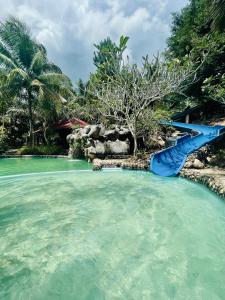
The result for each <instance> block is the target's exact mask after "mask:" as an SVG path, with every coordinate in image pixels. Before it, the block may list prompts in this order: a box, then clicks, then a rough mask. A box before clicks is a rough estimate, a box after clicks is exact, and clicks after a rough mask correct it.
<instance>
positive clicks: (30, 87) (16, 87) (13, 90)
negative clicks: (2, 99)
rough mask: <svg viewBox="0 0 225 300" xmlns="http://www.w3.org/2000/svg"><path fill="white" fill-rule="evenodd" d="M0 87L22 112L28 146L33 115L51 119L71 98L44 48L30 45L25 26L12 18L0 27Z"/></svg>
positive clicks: (69, 86)
mask: <svg viewBox="0 0 225 300" xmlns="http://www.w3.org/2000/svg"><path fill="white" fill-rule="evenodd" d="M0 87H1V91H2V93H4V94H7V95H8V96H9V97H10V99H11V101H12V103H11V104H12V105H13V104H14V105H17V107H18V105H19V108H20V107H21V108H25V110H26V112H27V114H28V117H29V136H30V143H31V144H32V145H34V111H35V110H39V111H43V112H46V113H48V114H49V115H54V113H55V111H56V110H57V108H59V107H60V106H62V105H63V103H65V102H66V100H65V98H67V97H71V96H73V93H72V84H71V81H70V79H69V78H68V77H67V76H65V75H64V74H63V73H62V71H61V70H60V68H59V67H58V66H56V65H55V64H53V63H50V62H49V61H48V58H47V52H46V49H45V48H44V46H43V45H41V44H38V43H37V42H36V41H34V40H33V39H32V38H31V34H30V31H29V29H28V28H27V26H26V24H24V23H23V22H21V21H20V20H19V19H17V18H14V17H10V18H8V19H7V20H6V21H5V22H2V23H0ZM64 97H65V98H64Z"/></svg>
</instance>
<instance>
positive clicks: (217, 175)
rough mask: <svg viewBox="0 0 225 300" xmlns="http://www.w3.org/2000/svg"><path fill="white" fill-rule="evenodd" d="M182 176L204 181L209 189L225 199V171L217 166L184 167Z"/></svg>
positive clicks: (195, 180)
mask: <svg viewBox="0 0 225 300" xmlns="http://www.w3.org/2000/svg"><path fill="white" fill-rule="evenodd" d="M180 175H181V177H185V178H188V179H190V180H192V181H194V182H198V183H202V184H204V185H205V186H207V187H208V188H209V189H211V190H212V191H214V192H215V193H217V194H218V195H219V196H220V197H222V198H223V199H225V171H224V170H221V169H217V168H206V169H204V170H195V169H189V170H187V169H186V170H185V169H183V170H182V172H181V174H180Z"/></svg>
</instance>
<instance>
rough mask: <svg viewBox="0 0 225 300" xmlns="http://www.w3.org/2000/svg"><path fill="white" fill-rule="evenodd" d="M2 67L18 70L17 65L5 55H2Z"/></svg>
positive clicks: (0, 58)
mask: <svg viewBox="0 0 225 300" xmlns="http://www.w3.org/2000/svg"><path fill="white" fill-rule="evenodd" d="M0 67H3V68H6V69H9V70H12V69H13V68H17V65H16V64H15V63H14V62H13V60H12V59H10V58H9V57H7V56H6V55H5V54H3V53H0Z"/></svg>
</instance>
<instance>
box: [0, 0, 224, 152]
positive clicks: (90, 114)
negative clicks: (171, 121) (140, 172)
mask: <svg viewBox="0 0 225 300" xmlns="http://www.w3.org/2000/svg"><path fill="white" fill-rule="evenodd" d="M128 43H129V37H127V36H121V37H120V39H119V42H118V43H115V42H114V41H112V40H111V39H110V38H106V39H104V40H102V41H100V42H99V43H98V44H95V45H94V46H95V52H94V54H93V64H94V66H95V71H94V72H93V73H91V74H90V76H89V78H88V80H87V81H86V82H84V81H83V80H82V79H80V80H79V81H78V82H77V84H76V86H75V87H73V85H72V83H71V80H70V79H69V78H68V77H67V76H66V75H65V74H63V72H62V70H61V69H60V68H59V67H58V66H57V65H56V64H55V63H53V62H51V61H49V59H48V55H47V51H46V49H45V47H44V46H43V45H41V44H39V43H38V42H37V41H36V40H35V39H34V38H33V37H32V33H31V32H30V30H29V28H28V27H27V26H26V24H24V23H23V22H22V21H21V20H19V19H17V18H14V17H9V18H8V19H7V20H6V21H4V22H2V23H0V148H1V149H4V150H5V149H6V148H7V145H9V147H21V146H24V145H27V146H30V148H29V147H28V148H29V149H28V150H26V148H22V149H23V151H25V152H26V151H28V152H29V151H30V149H37V147H38V146H40V145H48V144H54V143H55V142H54V141H55V140H56V138H55V137H54V134H55V132H54V130H53V128H54V125H55V124H57V123H58V122H59V121H60V120H66V119H70V118H74V117H76V118H80V119H82V120H84V121H87V122H89V123H99V122H103V123H105V124H107V125H109V126H110V125H112V124H114V123H119V124H121V125H126V126H127V127H129V129H130V131H131V133H132V135H133V138H134V145H135V146H134V154H135V155H136V153H137V150H138V142H137V141H138V138H139V137H140V136H144V135H145V136H146V138H145V141H146V145H151V144H152V143H151V136H152V135H151V134H149V132H152V131H154V132H155V130H156V128H157V130H159V127H158V126H157V125H156V124H157V123H156V121H157V120H158V119H162V118H169V117H170V116H171V115H172V113H174V112H177V111H180V110H183V109H185V108H187V107H192V106H196V105H198V104H201V105H204V103H207V102H208V101H215V103H217V102H218V103H219V102H221V103H225V1H224V0H214V1H211V0H191V1H190V2H189V4H188V5H187V6H186V7H185V8H184V9H183V10H182V11H181V12H180V13H175V14H173V22H172V30H171V36H170V37H169V39H168V42H167V45H168V47H167V49H166V51H165V53H163V54H161V55H160V56H158V57H156V58H155V59H153V60H152V61H151V60H150V59H149V57H148V56H145V57H143V59H142V64H141V65H137V64H135V63H133V62H130V60H129V57H125V50H126V48H127V45H128ZM145 120H147V121H145ZM146 133H147V134H146ZM37 135H39V136H40V135H41V137H42V138H41V139H37ZM39 144H40V145H39ZM35 147H36V148H35ZM2 151H3V150H2ZM37 151H38V150H37ZM31 152H32V151H31Z"/></svg>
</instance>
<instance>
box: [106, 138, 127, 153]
mask: <svg viewBox="0 0 225 300" xmlns="http://www.w3.org/2000/svg"><path fill="white" fill-rule="evenodd" d="M129 150H130V142H129V140H128V139H127V140H126V141H120V140H116V141H107V142H106V153H107V154H110V155H128V154H129Z"/></svg>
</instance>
